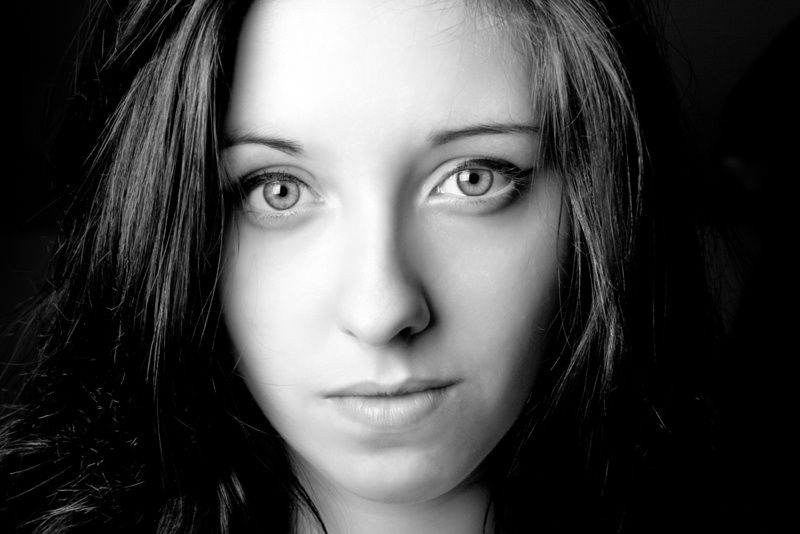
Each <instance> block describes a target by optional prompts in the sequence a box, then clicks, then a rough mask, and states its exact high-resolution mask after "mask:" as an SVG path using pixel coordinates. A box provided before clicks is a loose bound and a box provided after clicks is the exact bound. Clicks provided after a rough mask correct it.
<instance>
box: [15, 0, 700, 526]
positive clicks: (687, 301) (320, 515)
mask: <svg viewBox="0 0 800 534" xmlns="http://www.w3.org/2000/svg"><path fill="white" fill-rule="evenodd" d="M121 4H122V3H121V2H103V3H100V4H98V7H97V18H98V20H99V21H100V22H99V24H100V27H101V28H108V29H107V30H101V31H100V33H99V34H98V36H97V38H96V39H95V41H94V43H95V46H94V48H93V49H92V50H91V54H93V56H92V57H95V58H100V59H96V60H94V61H93V62H91V63H90V64H89V66H88V68H87V70H88V71H89V74H88V75H87V81H86V82H85V83H84V85H83V86H82V95H83V96H84V98H83V101H82V103H81V105H79V106H78V108H77V109H78V113H77V114H76V117H75V119H74V121H73V123H74V124H73V126H72V127H73V128H76V129H79V130H78V131H80V132H81V135H73V134H72V130H68V135H69V137H70V139H72V140H73V143H74V139H85V140H86V145H85V146H80V145H79V146H77V147H75V146H70V150H69V151H68V152H69V154H70V155H73V154H74V156H72V158H69V157H68V158H66V159H65V163H64V172H65V173H67V174H68V175H75V176H78V175H80V176H86V177H87V178H86V179H85V180H84V181H82V182H81V186H80V187H79V188H77V192H76V193H75V195H74V198H75V200H74V203H73V204H72V206H71V210H70V211H69V212H68V214H67V216H66V217H65V225H64V228H65V236H64V240H63V244H62V245H61V247H60V249H59V251H58V253H57V255H56V258H55V262H54V268H53V275H52V278H51V281H50V283H49V284H48V289H47V290H46V291H45V293H44V295H43V296H42V298H41V299H40V301H39V302H38V304H37V305H36V306H35V308H34V309H33V310H32V312H31V314H30V316H29V317H28V319H27V320H26V321H25V322H24V323H23V324H24V326H21V327H20V328H19V331H18V333H17V335H18V339H19V344H18V347H17V350H16V354H17V358H23V361H27V362H30V363H29V367H28V368H27V372H26V374H25V378H24V381H23V384H22V386H21V387H20V392H19V394H18V395H17V396H16V398H15V402H14V404H13V405H12V406H10V407H8V409H7V410H6V414H5V415H4V418H3V420H2V433H1V434H0V436H2V450H3V452H2V457H1V458H2V459H1V460H0V465H2V476H3V477H4V478H5V480H3V487H4V489H5V495H4V496H5V508H4V510H5V512H4V513H5V516H4V517H6V518H7V519H6V521H8V522H10V524H12V525H14V526H17V527H19V528H21V529H23V530H31V531H35V532H59V531H72V530H75V531H98V530H100V531H106V530H113V531H136V532H149V531H158V532H207V531H211V532H240V531H243V532H255V531H259V530H262V531H269V532H272V531H275V532H297V533H305V532H321V531H324V530H327V531H328V532H352V533H358V532H375V531H378V530H380V531H383V532H415V533H424V532H437V533H446V532H458V533H469V532H528V531H533V530H537V529H540V530H543V531H548V532H549V531H575V529H578V528H582V529H592V531H604V530H609V531H617V530H618V529H623V531H624V530H627V531H636V530H643V529H646V530H648V531H654V530H658V529H661V528H663V529H665V530H671V529H674V528H676V527H677V526H678V525H680V526H681V527H682V528H681V529H682V530H684V531H685V530H691V527H687V526H686V524H685V523H682V521H684V520H686V519H687V518H692V520H695V521H696V520H698V519H699V518H698V516H696V515H694V508H692V506H693V505H694V503H695V496H696V495H698V494H699V492H701V491H702V489H703V487H704V486H703V484H704V480H703V478H702V476H700V475H698V474H697V473H696V472H695V471H696V468H697V466H698V465H700V462H701V461H703V460H704V456H703V455H704V454H705V451H706V448H705V447H706V445H705V436H704V435H703V433H704V432H705V431H706V430H707V427H706V426H705V425H706V421H705V412H706V410H705V405H704V403H703V397H702V383H701V382H699V381H698V380H699V378H701V377H702V374H701V373H699V370H701V362H702V361H705V360H707V359H708V356H709V350H710V346H709V343H708V337H707V335H706V331H705V328H704V326H703V325H704V324H705V319H706V318H705V316H704V312H703V310H704V309H705V308H704V305H705V301H704V300H703V299H704V297H703V295H704V293H703V271H702V266H701V264H700V263H699V260H698V256H697V254H696V243H695V234H694V230H693V228H692V225H691V220H690V217H689V214H690V212H687V211H686V209H685V205H686V197H687V196H688V194H689V192H688V190H687V188H686V187H685V185H684V184H685V180H686V174H685V171H684V170H683V169H681V168H680V165H679V164H677V163H676V162H678V161H680V155H681V152H680V151H681V144H680V130H679V129H678V128H677V127H676V126H675V123H674V117H675V109H674V108H673V107H672V106H673V101H672V100H671V94H670V91H669V85H668V76H667V75H666V73H665V72H664V71H663V70H662V69H661V68H660V65H661V63H660V62H659V61H658V56H657V54H656V50H655V48H654V46H653V44H652V42H651V41H650V36H649V35H648V33H647V31H646V28H647V26H646V24H645V21H646V18H645V14H644V13H643V12H640V11H639V10H635V9H633V8H632V7H631V6H629V5H628V4H627V3H626V2H623V1H605V2H600V1H589V0H559V1H526V2H522V1H511V0H502V1H501V0H453V1H446V2H418V1H412V0H397V1H389V2H386V1H381V2H377V1H371V0H342V1H340V2H331V1H329V0H328V1H326V0H273V1H267V0H256V1H254V2H252V3H250V2H234V1H221V0H184V1H177V2H162V1H157V0H138V1H130V2H127V3H125V4H126V5H121ZM87 154H91V156H92V157H91V160H90V164H89V165H88V168H84V167H81V166H80V165H77V164H72V165H70V161H73V162H74V161H81V158H84V157H85V156H86V155H87ZM695 526H698V527H699V526H701V525H700V524H698V523H696V524H695Z"/></svg>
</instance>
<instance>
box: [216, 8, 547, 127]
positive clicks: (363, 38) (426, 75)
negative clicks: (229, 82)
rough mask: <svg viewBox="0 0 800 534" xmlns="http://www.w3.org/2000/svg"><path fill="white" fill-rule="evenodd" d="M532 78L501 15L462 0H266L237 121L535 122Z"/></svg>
mask: <svg viewBox="0 0 800 534" xmlns="http://www.w3.org/2000/svg"><path fill="white" fill-rule="evenodd" d="M529 80H530V68H529V65H528V62H527V60H526V59H525V58H524V57H522V56H520V55H519V54H518V53H517V52H516V51H515V47H513V46H511V43H510V42H509V38H508V37H507V36H506V34H505V32H504V31H503V30H502V28H501V26H499V25H498V23H497V20H490V19H488V18H486V17H482V16H478V15H477V14H476V13H475V12H474V11H473V10H471V9H469V8H468V7H467V6H466V5H465V4H464V2H463V1H462V0H456V1H450V0H448V1H430V0H427V1H426V0H339V1H331V0H258V1H256V2H255V3H254V5H253V7H252V8H251V11H250V12H249V13H248V15H247V17H246V19H245V21H244V24H243V28H242V33H241V35H240V39H239V46H238V49H237V60H236V70H235V74H234V82H233V89H232V95H231V104H230V108H229V111H228V117H227V120H226V129H227V130H228V131H229V132H230V131H240V130H260V129H262V128H265V127H269V128H270V129H271V130H278V131H284V130H288V131H291V132H292V133H297V134H299V135H303V134H304V133H309V134H313V130H314V129H315V128H317V129H318V128H320V127H324V126H325V125H326V124H327V125H335V124H337V123H338V124H341V125H342V127H343V130H348V128H345V127H344V125H345V123H347V124H349V125H350V128H349V129H352V128H360V129H361V131H366V132H369V131H370V130H371V129H380V126H381V125H384V127H385V125H386V124H391V125H392V127H393V128H395V129H398V130H400V131H402V130H403V129H404V128H406V129H417V130H418V129H419V128H427V127H431V128H433V127H437V128H443V127H448V126H453V125H455V124H462V123H480V122H509V121H510V122H517V123H530V122H532V121H533V118H532V110H531V103H530V100H531V99H530V94H529ZM304 121H311V123H308V124H305V123H304ZM312 123H316V125H315V124H312ZM343 134H346V132H343Z"/></svg>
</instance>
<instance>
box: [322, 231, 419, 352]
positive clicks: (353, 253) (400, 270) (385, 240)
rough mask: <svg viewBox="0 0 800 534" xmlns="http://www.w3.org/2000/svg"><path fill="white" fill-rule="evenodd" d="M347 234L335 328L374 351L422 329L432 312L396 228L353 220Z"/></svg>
mask: <svg viewBox="0 0 800 534" xmlns="http://www.w3.org/2000/svg"><path fill="white" fill-rule="evenodd" d="M350 230H351V231H350V232H349V234H350V236H351V237H350V238H349V239H347V242H348V243H349V245H350V246H348V247H347V252H346V257H345V259H344V264H345V265H344V267H345V269H344V276H343V278H344V280H345V282H344V284H342V286H341V293H340V295H339V301H338V310H337V316H338V326H339V329H340V330H341V331H342V332H344V333H345V334H347V335H349V336H352V337H354V338H356V339H358V340H359V341H360V342H362V343H364V344H367V345H371V346H376V347H377V346H384V345H388V344H390V343H392V342H395V341H398V340H403V341H407V340H409V339H411V338H412V337H414V336H416V335H417V334H419V333H421V332H422V331H424V330H426V329H427V328H428V326H429V324H430V321H431V310H430V307H429V303H428V299H427V297H426V295H425V291H424V288H423V286H422V282H421V280H420V277H419V273H418V272H416V270H415V268H414V267H415V266H414V263H415V261H414V257H413V251H412V250H410V247H407V246H404V245H403V239H402V235H401V228H400V225H399V224H396V223H394V224H393V223H386V224H381V223H380V222H377V223H375V221H360V222H358V221H354V224H353V225H352V226H351V227H350Z"/></svg>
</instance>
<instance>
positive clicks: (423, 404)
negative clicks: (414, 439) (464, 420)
mask: <svg viewBox="0 0 800 534" xmlns="http://www.w3.org/2000/svg"><path fill="white" fill-rule="evenodd" d="M457 384H458V381H455V380H413V381H406V382H403V383H401V384H396V385H390V386H387V385H380V384H376V383H374V382H362V383H359V384H354V385H352V386H347V387H345V388H342V389H340V390H336V391H334V392H332V393H329V394H327V395H325V398H326V399H327V400H328V401H329V402H330V403H331V404H332V405H333V406H334V407H335V409H336V410H337V411H338V412H339V414H341V415H342V416H344V417H345V418H346V419H348V420H349V421H351V422H355V423H356V424H358V425H361V426H366V427H368V428H371V429H379V430H401V429H406V428H410V427H412V426H414V425H416V424H418V423H421V422H422V421H424V420H425V419H427V418H428V417H430V416H431V415H433V414H434V413H435V412H436V411H437V410H438V409H439V408H440V407H441V406H442V405H443V404H444V403H445V401H446V400H447V399H448V398H449V397H450V396H451V394H452V391H453V389H454V388H455V387H456V385H457Z"/></svg>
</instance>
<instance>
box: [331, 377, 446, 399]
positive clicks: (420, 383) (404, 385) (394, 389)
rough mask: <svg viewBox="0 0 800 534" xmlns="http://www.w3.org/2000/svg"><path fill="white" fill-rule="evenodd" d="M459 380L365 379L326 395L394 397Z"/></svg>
mask: <svg viewBox="0 0 800 534" xmlns="http://www.w3.org/2000/svg"><path fill="white" fill-rule="evenodd" d="M457 382H458V381H457V380H452V379H438V378H426V379H410V380H404V381H403V382H400V383H397V384H379V383H377V382H371V381H365V382H358V383H355V384H351V385H349V386H345V387H343V388H340V389H336V390H332V391H328V392H326V393H325V394H324V397H325V398H335V397H392V396H399V395H410V394H412V393H419V392H422V391H428V390H431V389H442V388H446V387H449V386H452V385H454V384H456V383H457Z"/></svg>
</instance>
